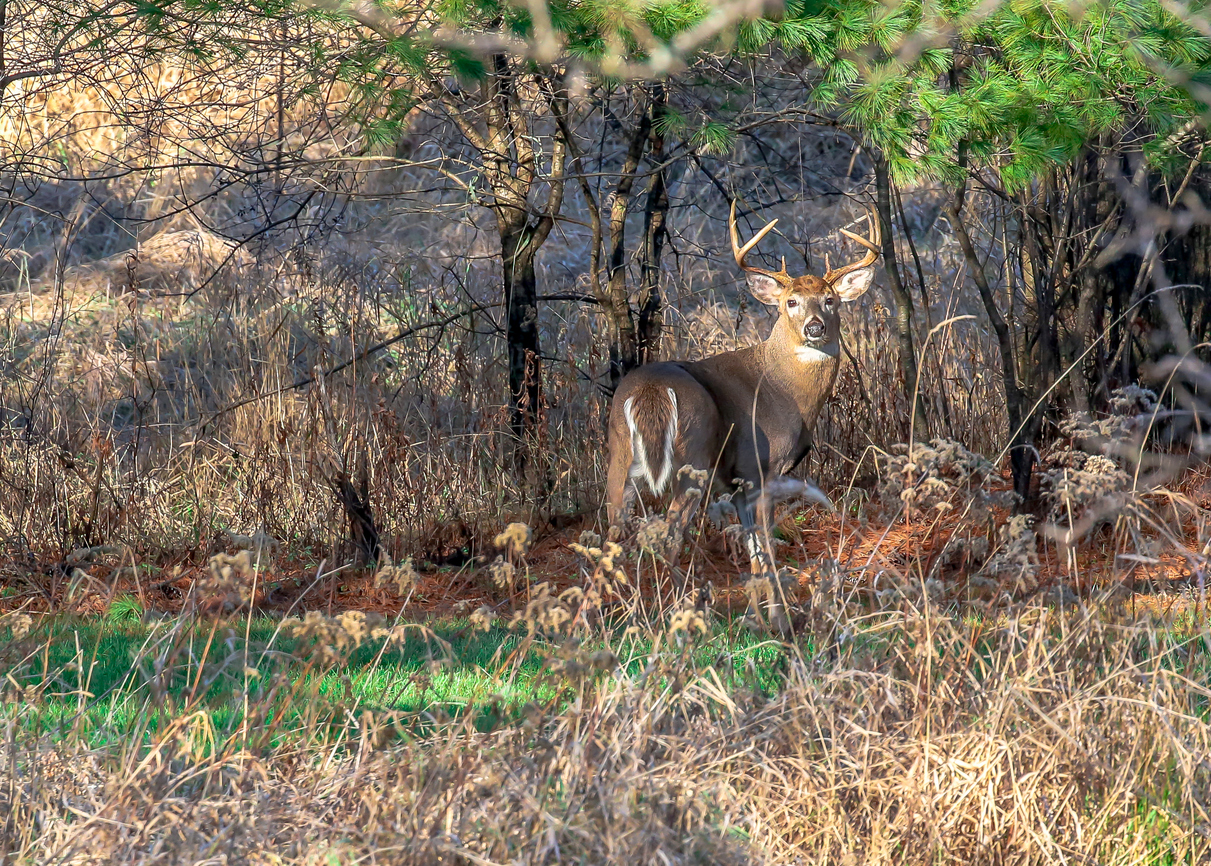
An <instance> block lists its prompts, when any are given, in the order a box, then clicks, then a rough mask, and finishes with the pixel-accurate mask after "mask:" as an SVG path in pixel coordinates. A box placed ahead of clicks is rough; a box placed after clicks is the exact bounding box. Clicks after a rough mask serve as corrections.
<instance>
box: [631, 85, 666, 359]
mask: <svg viewBox="0 0 1211 866" xmlns="http://www.w3.org/2000/svg"><path fill="white" fill-rule="evenodd" d="M665 106H666V94H665V90H664V85H663V84H662V83H661V82H656V83H655V84H654V85H653V87H652V110H651V117H652V124H651V127H652V128H651V135H650V138H649V144H648V161H649V162H650V163H651V164H654V165H657V166H659V165H660V163H661V162H662V161H663V159H664V135H663V134H662V133H661V132H660V124H661V120H662V119H663V118H664V113H665ZM665 171H666V170H665V169H664V168H663V167H659V168H657V169H656V170H655V172H654V173H653V175H652V180H651V183H649V184H648V197H647V202H646V204H645V205H644V211H643V249H642V252H641V255H640V280H639V322H638V327H637V328H636V331H637V335H636V339H637V343H638V347H637V348H638V362H639V363H640V364H647V363H650V362H651V361H654V360H656V354H657V352H658V351H659V350H660V332H661V330H662V329H663V326H664V316H663V311H662V308H661V297H660V259H661V256H662V255H663V253H664V242H665V239H666V238H667V237H668V213H669V188H668V179H667V178H666V176H665Z"/></svg>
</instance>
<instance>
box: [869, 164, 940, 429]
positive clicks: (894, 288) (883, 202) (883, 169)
mask: <svg viewBox="0 0 1211 866" xmlns="http://www.w3.org/2000/svg"><path fill="white" fill-rule="evenodd" d="M874 164H875V192H876V207H877V209H878V219H879V233H880V236H881V237H882V239H883V269H884V271H886V273H887V286H888V288H889V289H891V294H892V297H893V298H894V299H895V302H896V338H897V341H898V342H899V354H900V375H901V376H902V377H903V379H904V391H905V393H906V394H907V395H908V400H909V403H910V405H911V406H912V410H911V411H912V412H913V415H914V418H913V423H912V426H913V430H914V435H920V436H926V435H928V431H929V428H928V427H927V426H926V423H925V401H924V400H923V399H922V397H921V394H920V392H919V391H918V389H917V352H916V347H915V346H913V338H912V317H913V308H912V295H910V294H909V293H908V288H907V287H906V286H905V285H904V281H903V280H901V279H900V267H899V263H898V262H897V260H896V237H895V235H894V234H893V233H892V224H891V178H890V176H889V175H888V172H887V161H886V160H884V159H883V154H881V153H879V154H877V155H876V156H875V158H874Z"/></svg>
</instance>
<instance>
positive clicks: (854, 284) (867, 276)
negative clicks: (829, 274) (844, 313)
mask: <svg viewBox="0 0 1211 866" xmlns="http://www.w3.org/2000/svg"><path fill="white" fill-rule="evenodd" d="M874 281H875V269H874V267H873V266H871V267H869V268H859V269H858V270H856V271H850V272H849V273H848V274H842V275H841V278H840V279H839V280H837V281H836V282H835V283H833V285H832V289H833V291H834V292H836V293H837V297H839V298H840V299H841V300H843V301H853V300H856V299H857V298H860V297H862V296H863V295H865V294H866V290H867V289H869V288H870V284H871V283H873V282H874Z"/></svg>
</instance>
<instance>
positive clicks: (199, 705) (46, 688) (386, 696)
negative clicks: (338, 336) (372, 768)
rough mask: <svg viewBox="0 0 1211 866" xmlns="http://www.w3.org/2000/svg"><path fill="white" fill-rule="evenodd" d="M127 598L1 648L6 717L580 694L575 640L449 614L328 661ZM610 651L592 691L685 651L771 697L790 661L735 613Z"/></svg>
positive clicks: (239, 711) (35, 727) (419, 717)
mask: <svg viewBox="0 0 1211 866" xmlns="http://www.w3.org/2000/svg"><path fill="white" fill-rule="evenodd" d="M122 602H123V600H122V599H119V600H118V601H117V602H115V604H114V605H111V607H110V610H109V612H108V613H107V614H106V615H105V616H104V617H87V618H81V617H72V616H57V617H48V618H46V619H43V620H42V621H40V622H39V623H38V624H37V626H36V628H35V629H34V631H33V632H31V633H30V634H29V635H28V636H27V637H26V638H25V639H23V640H22V641H20V642H17V644H16V645H19V646H20V647H21V649H22V652H20V653H14V652H11V651H10V652H8V653H6V654H0V682H3V683H5V685H6V692H5V697H6V700H4V702H3V703H2V704H0V716H3V717H7V718H8V719H12V720H15V721H16V722H17V724H18V726H19V728H20V729H22V730H23V731H24V732H25V733H27V734H29V735H32V736H49V737H50V738H51V739H52V740H60V739H63V738H76V739H79V740H82V741H83V742H85V743H87V744H89V745H90V746H102V745H105V744H112V743H114V742H116V741H126V742H129V741H130V739H131V735H132V734H135V733H137V734H138V735H139V736H140V737H142V738H145V739H150V738H151V737H152V736H153V735H154V733H155V732H156V731H157V730H160V729H162V728H163V726H164V725H166V724H170V723H171V722H172V720H173V719H177V718H180V717H181V716H182V715H183V714H186V713H199V712H200V713H203V714H204V715H205V716H206V718H207V719H208V724H209V725H210V726H211V727H212V728H213V729H214V731H215V732H216V735H217V736H224V735H226V736H229V735H231V734H232V733H234V732H236V731H238V730H240V729H241V726H243V725H245V722H249V723H250V724H251V723H252V722H255V723H256V724H257V725H261V726H264V725H266V724H270V725H271V726H272V728H273V730H274V738H275V739H277V738H280V737H282V736H290V735H291V733H292V732H294V733H302V732H306V733H307V734H308V735H313V734H314V733H315V731H316V730H317V729H318V728H324V727H328V728H331V726H332V725H334V724H335V725H337V726H338V727H340V726H341V725H344V724H346V723H347V722H348V721H349V720H350V719H354V718H356V717H359V716H361V715H362V714H363V713H365V712H366V711H370V712H372V713H377V714H388V715H392V716H394V717H400V718H409V719H412V720H413V722H415V724H414V725H413V727H414V729H416V730H423V729H425V727H426V726H427V723H428V722H431V721H432V720H433V719H436V718H448V717H457V716H461V715H463V714H465V713H468V712H469V713H472V714H473V715H474V720H475V723H476V725H477V727H480V728H481V729H489V728H491V727H493V726H494V725H496V724H498V723H499V722H500V721H502V720H504V719H511V718H517V717H519V714H520V713H521V711H522V708H523V707H524V706H525V705H526V704H528V703H531V702H533V703H538V704H544V705H560V704H561V703H562V702H565V701H566V700H570V699H571V697H572V694H573V691H574V690H573V688H572V686H571V685H570V683H569V681H567V680H566V679H564V678H563V677H562V676H559V675H546V674H545V673H544V672H545V671H547V664H548V660H549V659H557V658H558V657H559V655H560V653H561V652H563V653H564V654H566V653H567V647H568V645H564V647H563V648H562V649H561V646H560V645H559V644H557V643H556V642H554V641H549V640H545V639H543V638H540V637H536V638H534V639H527V638H526V635H525V633H524V631H523V632H518V631H510V630H508V629H506V628H503V627H499V626H497V627H493V628H492V629H490V630H489V631H487V632H484V631H478V630H475V629H472V628H469V627H468V624H467V623H466V622H465V621H461V620H449V621H444V622H438V623H436V624H432V625H431V626H427V627H425V628H423V629H422V628H416V629H409V630H408V632H407V635H408V636H407V638H406V639H405V640H404V641H403V642H401V643H395V644H393V645H391V646H384V645H383V641H381V640H371V641H368V642H366V643H364V644H363V645H361V646H360V647H358V648H357V649H356V650H354V651H352V652H350V653H348V654H346V655H343V656H341V657H340V658H338V659H335V660H332V661H324V660H317V658H316V657H315V656H314V655H312V654H310V653H309V652H308V647H307V646H305V645H300V642H299V641H298V640H297V639H296V638H294V637H291V636H290V635H289V634H287V633H286V632H285V631H284V630H283V629H282V628H281V623H280V622H279V621H276V620H273V619H266V618H262V619H253V620H251V621H245V622H234V623H230V624H224V625H218V624H215V623H211V622H180V621H176V620H165V621H159V622H150V623H145V622H143V620H142V619H141V614H142V611H141V609H140V608H139V606H138V604H137V602H135V601H134V600H133V599H130V600H129V603H122ZM10 649H11V647H10ZM600 650H609V651H610V652H612V653H613V654H614V655H615V656H616V657H617V659H618V666H617V668H616V669H615V670H613V671H611V672H609V673H603V672H600V671H597V672H594V673H593V674H592V675H591V676H590V677H589V679H588V681H589V684H590V687H591V686H592V685H593V684H595V683H598V682H600V681H601V680H602V678H603V677H607V676H625V677H629V678H631V679H638V678H641V677H645V676H652V675H655V676H657V677H661V676H663V675H664V674H663V672H662V669H661V665H660V660H661V658H670V659H671V658H674V657H676V658H678V659H680V660H681V661H688V662H689V664H690V667H691V668H694V669H701V670H705V669H706V668H708V667H713V668H714V672H715V674H716V675H717V676H718V677H719V678H720V679H721V681H722V682H723V683H724V685H725V686H726V687H727V688H728V689H729V690H730V689H734V688H746V689H750V690H759V691H761V692H763V693H765V694H766V695H772V694H773V693H775V692H776V691H777V690H778V689H779V688H780V685H781V683H782V681H783V678H784V675H785V670H786V666H787V658H786V653H785V650H784V648H783V647H782V646H781V645H780V644H778V643H776V642H771V641H767V640H760V639H758V638H757V637H755V636H753V635H752V634H750V633H749V632H748V631H746V630H744V629H742V628H739V627H738V626H737V625H736V624H735V623H729V622H724V623H719V624H717V626H716V628H715V629H714V631H712V632H711V633H710V634H708V635H705V636H703V637H701V638H700V639H698V640H697V641H694V642H692V643H691V644H689V645H687V646H686V647H683V648H678V647H676V646H673V645H670V646H668V647H666V648H665V650H663V651H662V652H660V653H654V652H653V647H652V643H651V640H650V639H646V638H644V639H640V638H635V637H626V638H618V639H615V640H607V639H602V640H598V641H596V642H591V643H590V642H586V643H584V644H582V645H579V646H576V647H575V651H576V652H577V653H579V654H580V655H581V656H587V655H589V654H591V653H594V652H597V651H600ZM686 654H688V656H689V658H688V659H686V658H684V656H685V655H686ZM317 723H318V727H317ZM246 729H247V728H246Z"/></svg>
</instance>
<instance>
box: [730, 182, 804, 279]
mask: <svg viewBox="0 0 1211 866" xmlns="http://www.w3.org/2000/svg"><path fill="white" fill-rule="evenodd" d="M777 224H778V221H777V220H770V221H769V222H768V223H766V224H765V226H764V227H763V228H762V229H761V231H759V232H757V233H756V234H755V235H753V236H752V237H751V238H750V239H749V241H748V243H746V244H745V245H744V246H740V232H739V231H738V230H737V229H736V200H735V199H732V210H731V214H730V215H729V217H728V221H727V227H728V231H729V232H731V235H732V255H733V256H735V257H736V264H737V265H739V266H740V268H741V270H745V271H748V272H749V273H753V274H764V275H765V276H767V277H772V278H773V279H775V280H777V281H778V282H779V283H780V284H781V285H784V286H789V285H790V284H791V283H792V282H793V280H794V278H793V277H791V275H790V274H788V273H787V272H786V259H783V260H782V270H781V271H767V270H765V269H764V268H756V267H753V266H752V265H750V264H746V263H745V261H744V259H745V256H747V255H748V254H749V251H750V250H752V249H753V247H755V246H757V244H758V243H760V242H761V239H762V238H763V237H765V236H766V235H767V234H769V233H770V230H771V229H773V227H774V226H776V225H777Z"/></svg>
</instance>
